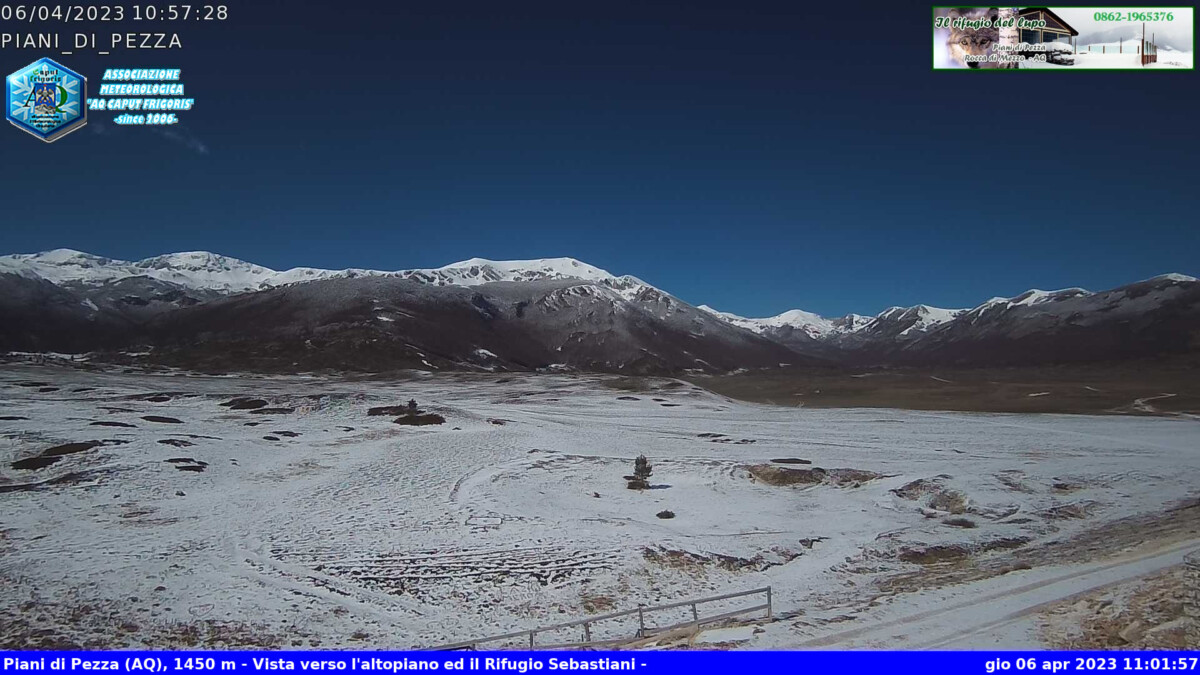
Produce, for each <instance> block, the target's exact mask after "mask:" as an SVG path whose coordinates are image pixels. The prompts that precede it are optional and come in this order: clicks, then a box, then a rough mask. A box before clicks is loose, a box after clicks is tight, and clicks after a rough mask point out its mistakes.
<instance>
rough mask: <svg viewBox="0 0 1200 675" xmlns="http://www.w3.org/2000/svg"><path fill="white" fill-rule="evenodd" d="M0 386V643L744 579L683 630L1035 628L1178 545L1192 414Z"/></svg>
mask: <svg viewBox="0 0 1200 675" xmlns="http://www.w3.org/2000/svg"><path fill="white" fill-rule="evenodd" d="M410 398H412V399H415V400H416V401H417V404H418V406H419V410H420V412H419V414H406V412H407V411H404V410H401V409H400V408H399V407H403V406H404V404H405V403H406V402H407V401H408V400H409V399H410ZM0 401H2V404H0V503H2V512H3V514H4V515H3V518H2V519H0V585H2V587H3V588H4V591H3V593H0V617H3V618H0V646H3V647H6V648H14V647H18V646H24V647H28V646H38V645H40V646H47V647H86V648H109V647H141V646H149V647H200V648H215V647H238V646H241V647H280V648H285V647H300V648H334V647H359V648H364V647H378V648H410V647H432V646H436V645H440V644H444V643H448V642H455V641H461V640H469V639H474V638H479V637H485V636H489V635H494V634H497V633H503V632H508V631H519V630H528V629H532V628H537V627H539V626H544V625H548V624H555V623H561V622H567V621H571V620H575V619H581V618H587V617H589V616H598V615H602V614H605V613H609V612H618V611H622V610H628V609H635V608H636V607H637V606H638V605H639V604H643V603H644V604H647V605H655V604H662V603H669V602H673V601H679V600H687V599H692V598H698V597H703V596H711V595H717V594H723V593H727V592H734V591H741V590H747V589H754V588H759V587H763V586H767V585H769V586H771V587H772V589H773V606H774V616H773V617H772V619H771V620H766V619H765V618H763V617H761V615H752V616H749V617H746V621H747V623H745V624H744V625H743V626H741V627H723V628H722V627H715V628H714V629H713V630H710V631H702V632H701V633H700V634H699V635H693V636H692V637H691V638H690V640H691V641H690V642H688V643H687V644H693V645H695V646H698V647H703V648H759V649H763V648H773V649H777V648H824V647H857V648H872V647H874V648H880V647H889V648H904V647H920V646H932V647H937V646H951V647H956V648H962V647H966V648H970V647H993V646H1003V647H1022V646H1024V647H1030V646H1039V645H1044V644H1046V641H1045V638H1044V636H1041V635H1040V634H1039V633H1038V631H1037V628H1036V625H1035V623H1034V622H1031V621H1029V620H1027V619H1028V617H1029V616H1030V612H1032V611H1034V610H1036V609H1037V607H1038V606H1039V605H1040V604H1042V603H1046V602H1049V601H1052V600H1061V599H1063V598H1069V597H1073V595H1072V594H1075V593H1079V592H1083V591H1087V590H1089V589H1090V588H1093V587H1097V586H1098V585H1100V584H1106V583H1112V582H1113V581H1114V580H1120V579H1121V578H1122V576H1121V575H1122V574H1125V575H1132V574H1141V573H1144V572H1146V571H1147V570H1150V571H1152V570H1154V569H1158V568H1161V567H1164V566H1168V565H1172V564H1178V562H1179V561H1178V559H1181V558H1182V555H1183V553H1184V552H1186V551H1187V550H1191V549H1193V548H1195V547H1196V546H1200V541H1198V540H1196V535H1195V534H1194V533H1195V531H1196V530H1195V527H1196V524H1197V523H1196V518H1197V516H1196V513H1197V512H1198V511H1200V508H1196V506H1195V501H1194V500H1195V498H1196V496H1197V490H1196V485H1197V484H1200V450H1198V449H1200V426H1198V425H1197V424H1196V422H1195V420H1194V419H1189V418H1183V417H1173V418H1167V417H1150V416H1146V417H1131V416H1116V415H1112V416H1104V417H1090V416H1082V415H1077V416H1059V415H1015V414H969V413H927V412H907V411H897V410H886V409H884V410H881V409H859V410H815V409H806V408H793V407H782V406H766V405H756V404H749V403H739V402H734V401H732V400H729V399H725V398H723V397H719V396H716V395H714V394H711V393H709V392H706V391H704V390H702V389H700V388H698V387H695V386H693V385H690V384H686V383H684V382H680V381H678V380H672V379H652V378H642V379H633V378H619V377H613V376H602V375H561V376H560V375H530V374H479V373H474V374H470V373H458V374H452V373H442V374H430V373H421V372H414V373H412V374H411V375H409V376H407V377H392V378H388V379H386V380H385V379H381V378H373V377H365V376H364V377H358V378H322V377H296V376H279V377H268V376H227V377H206V376H199V375H194V374H184V373H175V374H173V375H172V374H158V375H148V374H139V373H123V372H120V371H119V370H116V369H110V370H93V371H89V370H85V369H82V368H74V367H70V366H67V365H49V366H30V365H22V364H12V363H10V364H8V365H5V366H3V367H2V368H0ZM393 407H397V408H393ZM372 409H374V410H372ZM439 420H443V421H442V422H441V423H438V421H439ZM640 454H644V455H646V456H647V457H648V458H649V460H650V462H651V464H652V465H653V473H652V476H651V477H650V480H649V482H650V486H651V487H650V489H648V490H630V489H627V488H626V481H625V480H624V478H623V476H624V475H625V474H628V473H630V472H631V470H632V468H633V460H634V458H635V457H636V456H638V455H640ZM1188 500H1192V501H1188ZM664 511H670V512H673V513H674V517H673V518H669V519H667V518H662V517H660V516H659V514H661V513H663V512H664ZM1114 561H1115V562H1114ZM1156 566H1157V567H1156ZM738 602H739V600H730V601H728V602H726V603H718V606H717V607H716V609H715V610H714V611H723V610H729V609H736V608H737V606H738V605H737V603H738ZM931 610H932V611H931ZM679 613H680V615H679V616H678V617H674V618H673V617H671V616H669V615H662V616H657V617H656V618H655V619H654V620H655V621H660V622H670V621H672V620H677V621H684V620H686V616H684V615H686V614H689V610H688V609H687V608H686V607H683V608H680V609H679ZM635 629H636V618H635V619H634V621H633V624H632V625H631V623H630V622H629V620H612V621H607V622H600V623H597V624H595V625H594V626H592V627H591V630H592V631H593V639H618V638H622V637H628V636H629V635H631V633H632V631H633V630H635ZM577 633H579V629H578V628H576V629H573V630H571V631H561V632H559V633H557V634H545V635H539V636H538V638H537V639H538V640H539V642H538V644H540V645H552V644H556V643H563V642H568V641H572V640H579V639H581V638H580V636H579V635H578V634H577ZM523 639H524V638H519V639H516V640H513V641H510V642H509V643H507V646H512V647H519V646H521V644H522V640H523ZM1193 644H1194V643H1193ZM493 646H495V647H503V646H506V645H505V644H497V645H493Z"/></svg>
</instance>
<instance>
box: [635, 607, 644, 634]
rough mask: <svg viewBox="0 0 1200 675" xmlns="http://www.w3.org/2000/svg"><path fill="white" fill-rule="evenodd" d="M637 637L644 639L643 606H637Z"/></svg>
mask: <svg viewBox="0 0 1200 675" xmlns="http://www.w3.org/2000/svg"><path fill="white" fill-rule="evenodd" d="M637 636H638V637H646V612H645V605H638V633H637Z"/></svg>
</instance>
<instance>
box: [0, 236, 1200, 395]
mask: <svg viewBox="0 0 1200 675" xmlns="http://www.w3.org/2000/svg"><path fill="white" fill-rule="evenodd" d="M0 292H2V295H0V318H2V319H3V320H4V321H3V325H2V326H0V349H10V350H22V351H30V350H52V351H93V350H96V349H119V348H121V347H128V346H130V345H134V344H138V345H150V346H152V347H154V348H156V349H157V350H158V351H157V352H156V353H158V354H173V355H175V356H176V357H178V358H176V359H175V360H176V361H177V362H181V363H187V362H189V359H190V357H192V356H195V355H196V354H201V353H203V354H207V355H208V362H209V364H210V365H213V366H214V367H229V368H236V367H246V363H239V362H238V358H242V361H244V362H249V363H251V365H254V366H255V367H258V366H262V367H264V368H265V367H267V366H266V365H265V364H267V363H268V362H270V363H274V362H280V363H282V362H286V365H287V366H292V365H295V364H307V366H301V365H297V366H296V367H330V368H334V367H339V366H349V367H355V368H360V369H366V370H378V369H386V368H389V367H408V366H411V367H437V368H454V367H474V368H487V369H533V368H545V367H569V368H577V369H581V370H601V371H619V372H628V371H638V372H678V371H685V370H700V371H727V370H733V369H738V368H766V367H779V366H780V365H781V364H783V365H804V364H809V365H812V364H819V363H825V364H837V363H854V364H883V365H887V364H893V365H895V364H900V365H903V364H922V363H939V364H981V363H988V364H991V363H1020V362H1024V361H1029V360H1039V361H1042V362H1046V361H1060V360H1064V359H1065V360H1078V359H1081V358H1082V359H1109V358H1135V357H1139V356H1143V355H1145V354H1148V353H1161V352H1163V351H1164V350H1165V351H1168V352H1169V351H1179V350H1184V351H1186V350H1189V349H1195V348H1196V347H1197V342H1198V341H1197V335H1200V332H1197V326H1200V314H1198V312H1200V309H1198V308H1200V282H1197V280H1196V279H1194V278H1192V277H1188V276H1184V275H1178V274H1172V275H1164V276H1160V277H1155V278H1154V279H1149V280H1146V281H1143V282H1138V283H1136V284H1131V285H1129V286H1124V287H1121V288H1118V289H1113V290H1111V291H1104V292H1100V293H1091V292H1088V291H1085V290H1083V289H1078V288H1072V289H1064V290H1059V291H1049V292H1048V291H1040V290H1031V291H1027V292H1026V293H1023V294H1021V295H1018V296H1016V297H1013V298H993V299H991V300H988V301H986V302H984V303H982V304H980V305H979V306H977V307H974V308H970V309H941V308H937V307H931V306H928V305H916V306H914V307H892V308H889V309H886V310H884V311H883V312H880V313H879V314H878V315H876V316H874V317H868V316H861V315H854V314H851V315H847V316H843V317H837V318H827V317H822V316H818V315H816V314H813V313H811V312H806V311H803V310H799V309H796V310H790V311H788V312H784V313H782V314H779V315H777V316H774V317H768V318H757V319H756V318H745V317H741V316H737V315H734V314H729V313H726V312H721V311H718V310H715V309H713V308H711V307H708V306H705V305H701V306H699V307H693V306H692V305H690V304H688V303H686V302H684V301H682V300H680V299H679V298H676V297H675V296H673V295H671V294H670V293H667V292H666V291H663V290H661V289H658V288H655V287H653V286H651V285H649V284H647V283H645V282H643V281H641V280H639V279H637V278H636V277H632V276H617V275H613V274H610V273H609V272H607V271H605V270H602V269H600V268H597V267H594V266H592V265H588V264H587V263H584V262H581V261H579V260H575V259H573V258H549V259H538V260H521V261H491V260H485V259H482V258H473V259H470V260H465V261H462V262H459V263H454V264H451V265H446V266H444V267H439V268H435V269H414V270H398V271H378V270H364V269H346V270H323V269H315V268H305V267H302V268H293V269H290V270H285V271H276V270H272V269H269V268H266V267H263V266H261V265H255V264H253V263H249V262H245V261H242V260H238V259H235V258H230V257H226V256H221V255H217V254H214V253H208V252H202V251H201V252H188V253H175V254H169V255H163V256H157V257H154V258H147V259H145V260H140V261H136V262H131V261H123V260H113V259H109V258H104V257H100V256H94V255H91V254H88V253H82V252H79V251H72V250H68V249H58V250H54V251H47V252H44V253H36V254H19V255H9V256H0ZM235 354H242V355H243V357H235V356H234V355H235ZM277 365H278V364H277Z"/></svg>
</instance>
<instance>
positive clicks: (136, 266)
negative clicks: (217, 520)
mask: <svg viewBox="0 0 1200 675" xmlns="http://www.w3.org/2000/svg"><path fill="white" fill-rule="evenodd" d="M0 273H11V274H18V275H20V276H25V277H28V278H41V279H45V280H47V281H49V282H51V283H53V284H56V285H60V286H61V285H68V286H99V285H103V284H107V283H112V282H114V281H120V280H123V279H128V278H131V277H149V278H152V279H157V280H160V281H165V282H169V283H172V284H177V285H179V286H182V287H183V288H187V289H190V290H212V291H219V292H227V293H240V292H245V291H256V290H263V289H267V288H274V287H277V286H285V285H288V284H293V283H301V282H307V281H319V280H322V279H355V278H360V277H397V278H401V279H411V280H413V281H418V282H421V283H428V284H434V285H438V286H448V285H454V286H477V285H480V284H486V283H491V282H496V281H553V280H561V279H580V280H584V281H594V282H598V283H601V284H603V285H605V286H608V287H609V288H612V289H614V290H617V291H619V292H621V293H622V294H623V295H625V296H626V297H633V296H634V295H636V294H637V293H638V292H640V291H642V290H644V289H645V288H649V286H648V285H647V284H646V283H644V282H642V281H640V280H639V279H636V278H634V277H630V276H622V277H618V276H615V275H613V274H610V273H609V272H606V271H604V270H602V269H600V268H598V267H594V266H592V265H588V264H587V263H584V262H580V261H579V260H575V259H574V258H542V259H536V260H508V261H493V260H485V259H483V258H471V259H470V260H464V261H462V262H457V263H452V264H450V265H446V266H444V267H438V268H431V269H412V270H397V271H382V270H367V269H353V268H352V269H343V270H327V269H319V268H314V267H295V268H292V269H289V270H284V271H276V270H273V269H270V268H268V267H263V266H262V265H255V264H254V263H249V262H246V261H244V260H238V259H237V258H230V257H228V256H223V255H218V254H216V253H210V252H207V251H190V252H185V253H171V254H167V255H161V256H156V257H153V258H147V259H145V260H139V261H136V262H130V261H126V260H114V259H112V258H104V257H101V256H96V255H92V254H90V253H84V252H81V251H74V250H71V249H65V248H64V249H55V250H53V251H45V252H42V253H31V254H16V255H8V256H0Z"/></svg>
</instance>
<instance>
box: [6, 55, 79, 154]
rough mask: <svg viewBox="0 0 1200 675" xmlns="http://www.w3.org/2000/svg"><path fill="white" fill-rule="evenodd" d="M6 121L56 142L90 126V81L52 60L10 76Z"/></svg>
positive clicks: (35, 63) (31, 65) (7, 89)
mask: <svg viewBox="0 0 1200 675" xmlns="http://www.w3.org/2000/svg"><path fill="white" fill-rule="evenodd" d="M5 85H6V86H5V95H6V96H7V105H5V118H7V119H8V121H9V122H10V123H12V125H13V126H15V127H17V128H18V129H20V130H22V131H25V132H27V133H29V134H32V135H34V136H37V137H38V138H40V139H42V140H43V141H46V142H47V143H52V142H54V141H57V140H58V139H60V138H62V137H63V136H66V135H67V134H69V133H71V132H72V131H75V130H77V129H80V128H82V127H83V126H84V125H85V124H87V78H85V77H84V76H82V75H80V74H79V73H76V72H75V71H73V70H71V69H70V68H67V67H66V66H63V65H62V64H59V63H57V62H55V61H53V60H51V59H39V60H37V61H34V62H33V63H31V64H29V65H28V66H26V67H24V68H22V69H20V70H18V71H17V72H15V73H13V74H11V75H9V76H8V78H7V80H6V83H5Z"/></svg>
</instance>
